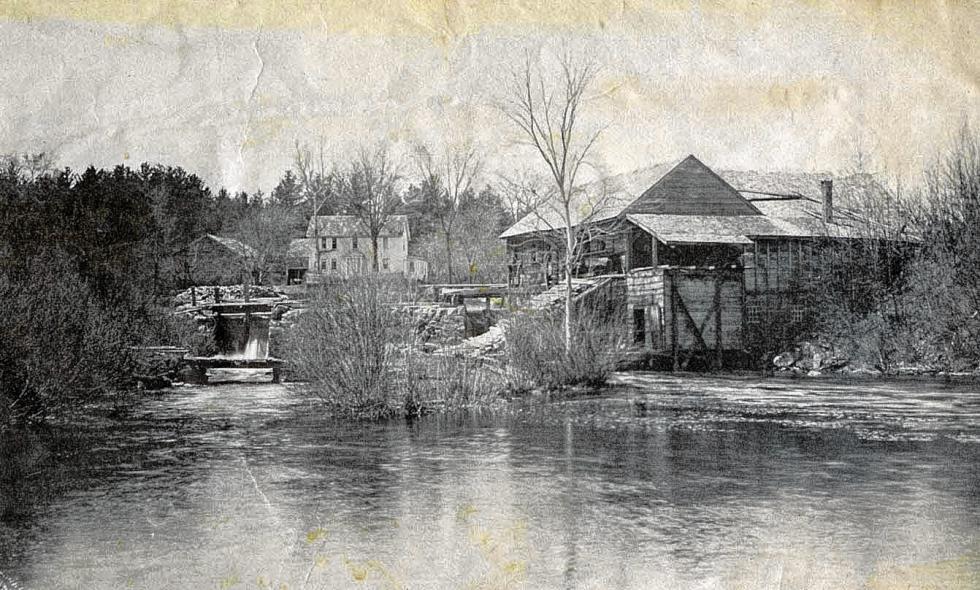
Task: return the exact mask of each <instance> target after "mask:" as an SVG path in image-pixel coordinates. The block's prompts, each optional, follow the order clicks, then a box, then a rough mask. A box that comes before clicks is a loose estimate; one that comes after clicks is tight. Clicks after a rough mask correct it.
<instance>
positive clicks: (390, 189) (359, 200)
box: [314, 145, 402, 272]
mask: <svg viewBox="0 0 980 590" xmlns="http://www.w3.org/2000/svg"><path fill="white" fill-rule="evenodd" d="M332 179H333V183H332V187H333V191H334V193H335V195H336V198H337V199H338V201H339V203H340V206H341V208H342V209H344V210H345V211H346V212H347V213H348V214H350V215H353V216H355V217H356V218H357V219H358V220H359V221H360V222H361V224H362V225H363V226H364V228H365V229H366V230H367V232H368V236H369V237H370V239H371V269H372V270H373V271H374V272H378V237H379V236H380V235H381V232H382V231H383V230H384V228H385V226H386V225H387V224H388V221H389V220H390V219H391V217H392V216H393V215H394V214H395V213H396V212H397V211H398V209H399V208H400V207H401V205H402V200H401V197H400V195H399V194H398V191H397V183H398V181H399V179H400V176H399V171H398V166H397V165H396V163H395V162H394V161H393V160H392V157H391V155H390V154H389V153H388V150H387V148H386V147H385V146H384V145H380V146H379V147H377V148H376V149H375V150H374V151H368V150H367V149H362V150H361V151H360V153H359V154H358V156H357V158H355V159H354V160H353V161H352V162H350V164H348V165H347V166H346V167H345V168H338V169H336V170H334V172H333V174H332ZM314 226H315V224H314Z"/></svg>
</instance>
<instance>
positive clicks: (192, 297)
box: [191, 285, 197, 307]
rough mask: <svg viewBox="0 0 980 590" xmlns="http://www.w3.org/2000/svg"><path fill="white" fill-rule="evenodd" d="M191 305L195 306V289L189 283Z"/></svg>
mask: <svg viewBox="0 0 980 590" xmlns="http://www.w3.org/2000/svg"><path fill="white" fill-rule="evenodd" d="M191 307H197V289H196V288H194V285H191Z"/></svg>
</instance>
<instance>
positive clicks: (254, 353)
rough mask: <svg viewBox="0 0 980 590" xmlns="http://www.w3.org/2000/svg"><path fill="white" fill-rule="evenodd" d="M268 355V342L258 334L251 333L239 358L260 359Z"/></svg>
mask: <svg viewBox="0 0 980 590" xmlns="http://www.w3.org/2000/svg"><path fill="white" fill-rule="evenodd" d="M268 355H269V342H268V341H267V340H266V339H265V338H262V336H261V335H260V334H258V333H257V331H256V332H252V333H251V334H250V335H249V337H248V344H246V345H245V350H244V351H242V352H241V357H242V358H246V359H262V358H265V357H266V356H268Z"/></svg>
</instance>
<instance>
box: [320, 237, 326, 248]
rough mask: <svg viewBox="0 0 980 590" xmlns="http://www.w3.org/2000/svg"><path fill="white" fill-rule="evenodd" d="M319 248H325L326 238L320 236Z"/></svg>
mask: <svg viewBox="0 0 980 590" xmlns="http://www.w3.org/2000/svg"><path fill="white" fill-rule="evenodd" d="M320 249H321V250H326V249H327V238H320Z"/></svg>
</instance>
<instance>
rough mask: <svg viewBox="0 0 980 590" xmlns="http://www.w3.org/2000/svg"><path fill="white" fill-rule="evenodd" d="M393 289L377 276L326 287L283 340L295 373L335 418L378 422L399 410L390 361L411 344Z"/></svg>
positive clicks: (313, 298)
mask: <svg viewBox="0 0 980 590" xmlns="http://www.w3.org/2000/svg"><path fill="white" fill-rule="evenodd" d="M395 287H396V286H395V285H394V284H392V282H391V281H389V280H387V279H385V278H382V277H379V276H361V277H351V278H350V279H348V280H347V281H344V282H342V283H336V284H332V285H326V286H324V287H323V288H321V289H319V290H316V291H314V292H313V293H312V294H311V296H310V302H309V307H308V309H307V310H306V312H305V313H303V315H302V316H300V318H299V320H298V321H297V323H296V326H294V327H293V329H292V330H290V332H289V334H288V336H287V338H286V342H285V348H286V358H289V359H290V363H291V369H292V371H294V374H295V375H296V376H297V377H298V378H299V379H302V380H306V381H309V382H310V383H311V384H312V385H313V391H314V392H315V393H317V394H318V395H319V396H320V397H321V398H322V399H323V400H324V401H325V402H327V403H328V404H330V405H331V406H333V408H334V409H335V410H336V411H337V412H338V413H340V414H343V415H347V416H350V417H370V418H382V417H387V416H391V415H393V414H394V413H396V412H397V410H398V407H399V406H400V400H398V392H397V390H396V389H397V384H396V379H395V377H396V372H397V369H396V362H395V361H396V357H397V355H398V351H399V349H403V348H405V347H407V346H409V345H410V344H411V342H412V340H411V328H410V326H408V325H407V323H406V322H405V320H404V319H403V316H401V315H400V314H398V313H397V310H396V309H395V307H394V305H393V304H394V303H395V302H397V299H398V295H397V293H396V291H397V289H396V288H395Z"/></svg>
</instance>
